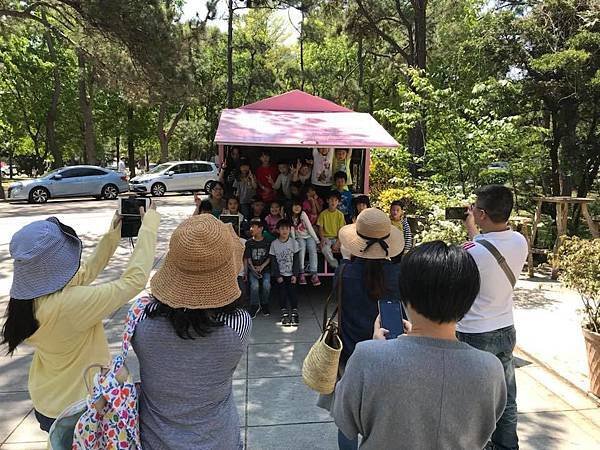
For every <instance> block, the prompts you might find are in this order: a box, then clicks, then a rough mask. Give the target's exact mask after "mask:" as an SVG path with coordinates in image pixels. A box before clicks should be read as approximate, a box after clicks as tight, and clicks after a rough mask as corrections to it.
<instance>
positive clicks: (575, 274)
mask: <svg viewBox="0 0 600 450" xmlns="http://www.w3.org/2000/svg"><path fill="white" fill-rule="evenodd" d="M559 262H560V268H561V269H562V272H561V280H562V281H563V282H564V283H565V285H566V286H567V287H569V288H571V289H574V290H575V291H577V292H579V294H580V295H581V299H582V301H583V310H584V313H585V319H584V323H583V326H584V327H586V328H588V329H589V330H591V331H595V332H596V333H599V332H600V239H592V240H586V239H580V238H578V237H572V238H564V239H563V241H562V245H561V246H560V251H559Z"/></svg>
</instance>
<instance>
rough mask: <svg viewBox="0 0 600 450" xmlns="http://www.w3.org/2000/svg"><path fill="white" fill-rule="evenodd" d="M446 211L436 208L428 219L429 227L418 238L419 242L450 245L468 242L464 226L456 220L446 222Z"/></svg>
mask: <svg viewBox="0 0 600 450" xmlns="http://www.w3.org/2000/svg"><path fill="white" fill-rule="evenodd" d="M444 215H445V209H444V208H440V207H439V206H437V205H436V206H434V207H433V209H432V211H431V213H430V214H429V215H428V217H427V225H426V227H425V229H424V230H423V232H422V233H420V234H419V236H417V240H418V241H419V242H430V241H437V240H440V241H444V242H446V243H448V244H454V245H460V244H462V243H464V242H465V241H466V240H467V232H466V230H465V227H464V226H463V224H462V223H461V222H459V221H456V220H445V218H444Z"/></svg>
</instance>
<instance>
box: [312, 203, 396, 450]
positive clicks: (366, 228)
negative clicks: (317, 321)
mask: <svg viewBox="0 0 600 450" xmlns="http://www.w3.org/2000/svg"><path fill="white" fill-rule="evenodd" d="M339 239H340V242H341V244H342V248H344V250H345V251H346V252H347V253H349V254H351V257H350V260H349V261H347V262H346V263H345V264H344V268H343V273H342V279H339V272H340V269H338V275H336V278H335V281H334V282H335V283H342V307H341V316H340V328H341V337H342V342H343V344H344V347H343V350H342V354H341V356H340V368H341V371H342V372H343V368H344V367H345V365H346V362H347V361H348V358H350V355H352V352H353V351H354V347H355V346H356V344H358V343H359V342H361V341H366V340H369V339H371V338H372V337H373V324H374V323H375V319H376V318H377V316H378V314H379V311H378V305H377V301H378V300H398V301H399V300H400V293H399V287H398V274H399V267H398V265H395V264H392V262H391V260H390V258H392V257H394V256H396V255H398V254H399V253H400V252H402V250H403V249H404V236H403V234H402V232H401V231H400V230H398V228H396V227H394V226H393V225H392V223H391V222H390V218H389V217H388V216H387V214H385V213H384V212H383V211H381V210H379V209H377V208H367V209H364V210H363V211H362V212H361V213H360V214H359V215H358V217H357V219H356V223H353V224H351V225H346V226H345V227H343V228H342V229H340V231H339ZM331 400H332V396H331V395H330V396H321V398H320V399H319V405H320V406H322V407H325V408H328V409H329V407H330V406H331V403H330V402H331ZM338 445H339V448H340V449H343V450H345V449H354V450H355V449H357V448H358V441H357V440H356V439H355V440H349V439H347V438H346V437H345V436H344V435H343V433H342V432H341V431H340V432H338Z"/></svg>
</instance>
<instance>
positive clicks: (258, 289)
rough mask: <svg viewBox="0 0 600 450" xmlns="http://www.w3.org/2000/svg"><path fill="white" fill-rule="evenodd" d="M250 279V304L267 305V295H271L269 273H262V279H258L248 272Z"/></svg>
mask: <svg viewBox="0 0 600 450" xmlns="http://www.w3.org/2000/svg"><path fill="white" fill-rule="evenodd" d="M248 275H249V276H248V278H249V279H250V304H251V305H259V304H260V305H268V304H269V295H270V294H271V272H269V271H268V270H267V271H265V272H263V273H262V278H258V277H257V276H256V275H255V274H254V272H252V271H251V270H249V271H248Z"/></svg>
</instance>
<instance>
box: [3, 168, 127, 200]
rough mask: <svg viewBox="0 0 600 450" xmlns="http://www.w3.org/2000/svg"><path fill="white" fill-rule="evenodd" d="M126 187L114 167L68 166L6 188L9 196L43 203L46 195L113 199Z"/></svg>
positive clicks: (51, 196) (9, 197)
mask: <svg viewBox="0 0 600 450" xmlns="http://www.w3.org/2000/svg"><path fill="white" fill-rule="evenodd" d="M128 189H129V184H128V183H127V177H126V176H125V175H123V174H120V173H117V172H115V171H113V170H109V169H105V168H102V167H97V166H69V167H63V168H61V169H56V170H53V171H52V172H49V173H47V174H46V175H44V176H43V177H40V178H34V179H33V180H27V181H19V182H17V183H12V184H11V185H10V186H9V187H8V199H9V200H27V201H28V202H29V203H46V202H47V201H48V199H49V198H60V197H85V196H88V195H89V196H93V197H96V198H105V199H107V200H113V199H116V198H117V196H118V195H119V193H120V192H127V190H128Z"/></svg>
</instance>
